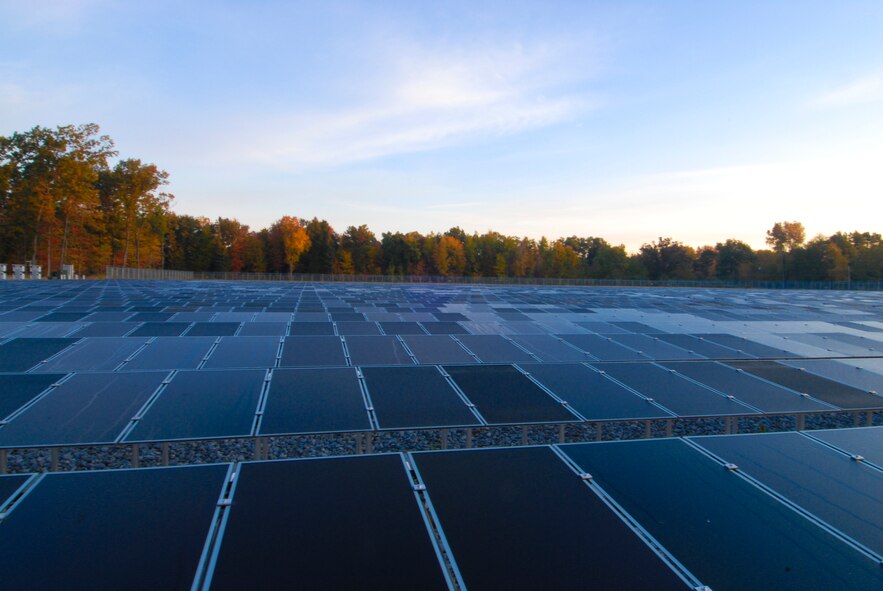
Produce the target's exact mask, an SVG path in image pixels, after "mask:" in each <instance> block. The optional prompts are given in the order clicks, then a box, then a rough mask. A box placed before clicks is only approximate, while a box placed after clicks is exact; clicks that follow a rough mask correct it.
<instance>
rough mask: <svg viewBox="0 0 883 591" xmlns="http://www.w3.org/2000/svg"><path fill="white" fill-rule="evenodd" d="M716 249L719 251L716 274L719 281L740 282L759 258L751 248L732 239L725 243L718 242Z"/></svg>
mask: <svg viewBox="0 0 883 591" xmlns="http://www.w3.org/2000/svg"><path fill="white" fill-rule="evenodd" d="M714 249H715V250H716V251H717V270H716V272H715V274H716V275H717V278H718V279H725V280H729V281H739V280H740V279H742V278H743V276H744V275H746V274H747V273H748V272H749V270H750V268H751V265H752V263H754V261H755V260H756V258H757V257H756V255H755V254H754V250H752V248H751V247H750V246H748V245H747V244H745V243H744V242H742V241H741V240H734V239H732V238H730V239H728V240H727V241H726V242H724V243H720V242H718V243H717V245H715V247H714Z"/></svg>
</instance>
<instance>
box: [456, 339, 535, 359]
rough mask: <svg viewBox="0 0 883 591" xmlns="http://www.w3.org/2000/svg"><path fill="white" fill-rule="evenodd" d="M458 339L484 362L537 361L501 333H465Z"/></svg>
mask: <svg viewBox="0 0 883 591" xmlns="http://www.w3.org/2000/svg"><path fill="white" fill-rule="evenodd" d="M457 339H458V340H459V341H460V342H461V343H463V344H464V345H466V348H467V349H469V350H470V351H472V352H473V353H475V354H476V355H477V356H478V358H479V359H481V361H482V362H483V363H521V362H528V363H529V362H531V361H536V359H534V358H533V357H531V356H530V354H528V353H527V352H525V351H523V350H521V349H519V348H518V347H516V346H515V345H513V344H512V343H511V342H509V341H507V340H506V339H504V338H503V337H502V336H500V335H490V334H475V335H472V334H464V335H458V336H457Z"/></svg>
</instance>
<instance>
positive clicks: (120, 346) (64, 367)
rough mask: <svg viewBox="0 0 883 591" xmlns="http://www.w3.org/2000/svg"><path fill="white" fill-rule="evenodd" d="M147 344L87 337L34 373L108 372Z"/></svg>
mask: <svg viewBox="0 0 883 591" xmlns="http://www.w3.org/2000/svg"><path fill="white" fill-rule="evenodd" d="M146 343H147V339H145V338H129V337H108V338H97V337H87V338H85V339H81V340H80V341H78V342H77V344H75V345H73V346H72V347H70V348H69V349H67V350H66V351H64V352H63V353H61V354H60V355H59V356H58V357H55V358H53V359H50V360H49V361H47V362H46V363H43V364H42V365H40V367H38V368H36V370H35V371H39V372H67V371H102V370H103V371H109V370H113V369H115V368H116V367H117V366H119V365H120V364H121V363H122V362H123V361H125V360H126V359H127V358H128V357H129V356H130V355H132V353H134V352H135V351H137V350H138V349H140V348H141V347H143V346H144V345H145V344H146Z"/></svg>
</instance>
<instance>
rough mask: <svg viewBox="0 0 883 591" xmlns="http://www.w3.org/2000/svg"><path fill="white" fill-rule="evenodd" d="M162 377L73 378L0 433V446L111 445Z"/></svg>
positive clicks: (106, 375) (156, 374) (114, 375)
mask: <svg viewBox="0 0 883 591" xmlns="http://www.w3.org/2000/svg"><path fill="white" fill-rule="evenodd" d="M165 377H166V373H165V372H139V373H135V372H131V373H92V374H89V373H78V374H77V375H75V376H73V377H71V378H70V379H69V380H67V381H65V382H64V383H63V384H61V385H59V386H58V387H57V388H55V389H53V390H52V391H51V392H49V394H47V395H46V396H44V397H43V398H41V399H40V400H38V401H37V402H36V403H34V405H33V406H31V407H30V408H28V409H27V410H26V411H25V412H23V413H22V414H21V415H19V416H17V417H16V418H15V419H14V420H12V421H11V422H10V423H9V424H8V425H6V426H5V427H3V428H2V429H0V446H3V447H15V446H16V445H63V444H71V445H73V444H80V443H111V442H113V441H114V440H115V439H116V437H117V436H118V435H119V434H120V433H121V432H122V431H123V429H124V428H125V427H126V425H128V424H129V421H130V420H131V419H132V417H133V416H135V414H137V413H138V411H139V410H140V409H141V407H142V406H143V405H144V403H145V402H147V400H148V399H149V398H150V395H151V394H153V392H154V391H156V389H157V388H158V387H159V385H160V383H162V381H163V379H165Z"/></svg>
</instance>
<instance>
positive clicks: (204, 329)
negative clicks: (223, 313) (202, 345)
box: [185, 322, 239, 337]
mask: <svg viewBox="0 0 883 591" xmlns="http://www.w3.org/2000/svg"><path fill="white" fill-rule="evenodd" d="M237 330H239V323H238V322H194V323H193V326H192V327H190V330H188V331H187V334H186V335H185V336H188V337H227V336H233V335H234V334H236V331H237Z"/></svg>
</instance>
